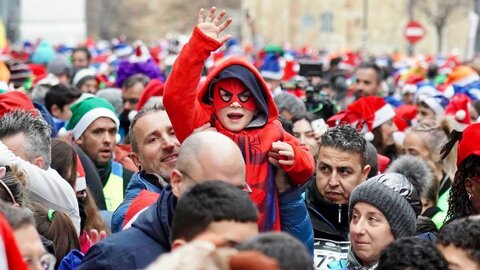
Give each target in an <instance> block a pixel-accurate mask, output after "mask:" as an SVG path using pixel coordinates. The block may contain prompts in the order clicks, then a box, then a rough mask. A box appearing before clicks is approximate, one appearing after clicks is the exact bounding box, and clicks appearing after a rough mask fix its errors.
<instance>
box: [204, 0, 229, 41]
mask: <svg viewBox="0 0 480 270" xmlns="http://www.w3.org/2000/svg"><path fill="white" fill-rule="evenodd" d="M215 11H217V8H216V7H212V8H211V9H210V12H209V13H208V16H207V18H205V19H204V18H203V17H204V16H205V10H204V9H203V8H202V9H200V11H199V12H198V24H197V27H198V28H199V29H200V30H201V31H202V32H203V33H204V34H205V35H207V36H209V37H211V38H213V39H215V40H217V41H218V42H220V43H222V44H223V43H225V41H227V40H229V39H230V38H231V37H232V35H225V36H223V37H220V36H219V34H220V33H221V32H223V30H225V28H227V27H228V25H230V23H231V22H232V18H228V19H227V20H225V21H224V22H223V23H221V24H220V21H221V20H222V19H223V16H225V13H226V12H225V10H222V11H220V13H219V14H218V15H217V16H216V17H215ZM214 17H215V18H214Z"/></svg>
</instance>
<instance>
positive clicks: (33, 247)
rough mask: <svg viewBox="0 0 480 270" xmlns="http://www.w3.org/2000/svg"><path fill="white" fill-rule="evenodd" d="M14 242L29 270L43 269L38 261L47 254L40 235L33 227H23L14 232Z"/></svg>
mask: <svg viewBox="0 0 480 270" xmlns="http://www.w3.org/2000/svg"><path fill="white" fill-rule="evenodd" d="M14 235H15V241H16V242H17V245H18V249H19V250H20V253H21V254H22V257H23V258H26V259H27V260H28V264H29V269H30V270H33V269H43V268H42V267H41V265H40V263H39V260H40V258H41V257H42V256H44V255H45V254H48V253H47V252H46V251H45V248H44V247H43V244H42V241H41V240H40V235H38V232H37V230H36V229H35V227H34V226H33V225H24V226H22V227H20V228H19V229H17V230H15V232H14Z"/></svg>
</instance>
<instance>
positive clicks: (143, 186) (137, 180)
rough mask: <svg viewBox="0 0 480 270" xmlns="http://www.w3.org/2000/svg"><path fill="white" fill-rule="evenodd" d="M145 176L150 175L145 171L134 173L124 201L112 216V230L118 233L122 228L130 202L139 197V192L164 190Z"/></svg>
mask: <svg viewBox="0 0 480 270" xmlns="http://www.w3.org/2000/svg"><path fill="white" fill-rule="evenodd" d="M145 177H148V175H146V173H145V172H137V173H135V174H134V175H132V178H131V179H130V182H129V183H128V185H127V188H126V190H125V198H124V199H123V202H122V203H121V204H120V205H119V206H118V208H117V209H116V210H115V212H114V213H113V216H112V232H113V233H116V232H119V231H121V230H122V225H123V220H124V219H125V214H126V213H127V210H128V208H129V207H130V204H132V202H133V200H135V198H137V196H138V194H139V193H140V192H142V190H148V191H151V192H155V193H160V192H162V190H163V189H162V188H160V187H157V186H155V185H153V184H152V183H150V182H149V181H148V180H147V179H145Z"/></svg>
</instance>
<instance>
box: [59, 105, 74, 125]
mask: <svg viewBox="0 0 480 270" xmlns="http://www.w3.org/2000/svg"><path fill="white" fill-rule="evenodd" d="M74 102H75V101H73V102H72V103H70V104H65V106H63V109H62V111H61V112H60V113H59V114H58V116H59V117H57V116H55V117H57V118H59V119H62V120H65V121H68V120H70V118H71V117H72V111H71V110H70V107H71V106H72V104H73V103H74Z"/></svg>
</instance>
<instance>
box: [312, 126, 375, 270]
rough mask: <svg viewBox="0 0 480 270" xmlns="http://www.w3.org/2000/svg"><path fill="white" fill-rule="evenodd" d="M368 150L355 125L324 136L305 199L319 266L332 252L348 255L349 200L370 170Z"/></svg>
mask: <svg viewBox="0 0 480 270" xmlns="http://www.w3.org/2000/svg"><path fill="white" fill-rule="evenodd" d="M366 152H367V150H366V141H365V139H364V138H363V136H362V135H360V134H359V133H358V132H357V131H356V130H355V129H354V128H353V127H350V126H337V127H334V128H331V129H328V130H327V131H326V132H325V134H323V135H322V137H321V144H320V149H319V152H318V158H317V165H316V176H315V179H313V180H311V181H310V182H308V183H307V185H306V199H305V200H306V203H307V207H308V211H309V213H310V218H311V219H312V225H313V232H314V237H315V246H314V253H315V264H316V265H317V266H320V265H323V264H327V263H328V260H326V258H327V257H329V256H332V255H331V254H333V253H335V254H336V255H335V256H334V257H335V258H336V259H341V258H346V254H347V251H348V246H349V242H348V231H349V230H348V228H349V224H348V202H349V199H350V194H351V192H352V190H353V189H354V188H355V187H356V186H358V185H359V184H360V183H362V182H363V181H364V180H365V179H367V176H368V174H369V172H370V165H368V164H367V154H366ZM332 246H334V248H332ZM331 250H334V252H330V251H331Z"/></svg>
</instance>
